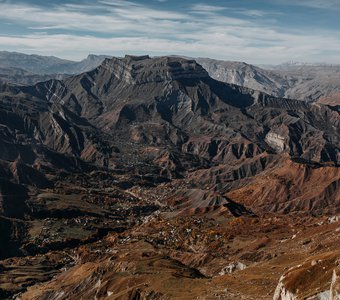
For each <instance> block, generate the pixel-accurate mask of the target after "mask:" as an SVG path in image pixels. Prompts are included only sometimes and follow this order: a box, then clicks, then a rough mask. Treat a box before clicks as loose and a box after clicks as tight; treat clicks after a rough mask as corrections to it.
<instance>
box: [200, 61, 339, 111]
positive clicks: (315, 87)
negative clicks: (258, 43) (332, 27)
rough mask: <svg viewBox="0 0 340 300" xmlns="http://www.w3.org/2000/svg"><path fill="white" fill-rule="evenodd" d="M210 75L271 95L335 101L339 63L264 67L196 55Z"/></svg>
mask: <svg viewBox="0 0 340 300" xmlns="http://www.w3.org/2000/svg"><path fill="white" fill-rule="evenodd" d="M196 61H197V62H198V63H199V64H201V65H202V66H203V67H204V68H205V69H206V70H207V71H208V73H209V75H210V76H211V77H213V78H214V79H216V80H220V81H223V82H227V83H232V84H237V85H241V86H244V87H248V88H252V89H256V90H259V91H262V92H265V93H268V94H270V95H272V96H275V97H284V98H289V99H297V100H303V101H307V102H316V101H319V100H320V103H324V104H327V103H329V104H332V105H334V104H336V105H339V104H340V101H338V99H339V93H340V66H339V65H326V64H315V65H311V64H281V65H277V66H270V67H269V66H268V69H264V68H261V67H257V66H254V65H249V64H246V63H243V62H233V61H222V60H214V59H210V58H197V59H196Z"/></svg>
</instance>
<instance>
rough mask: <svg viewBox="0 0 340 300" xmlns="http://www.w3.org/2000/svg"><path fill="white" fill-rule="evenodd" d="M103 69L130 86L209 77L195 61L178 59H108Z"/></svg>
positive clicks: (147, 57)
mask: <svg viewBox="0 0 340 300" xmlns="http://www.w3.org/2000/svg"><path fill="white" fill-rule="evenodd" d="M102 67H103V68H106V69H108V70H110V71H111V72H112V73H113V74H114V76H115V77H117V78H118V79H121V80H124V81H126V82H127V83H129V84H143V83H150V82H162V81H172V80H177V79H183V78H187V79H193V78H207V77H209V75H208V73H207V71H206V70H205V69H203V68H202V66H201V65H199V64H197V63H196V61H194V60H185V59H181V58H176V57H160V58H155V59H151V58H150V57H149V56H128V55H127V56H125V58H124V59H119V58H113V59H106V60H105V61H104V62H103V64H102Z"/></svg>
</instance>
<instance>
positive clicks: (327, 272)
mask: <svg viewBox="0 0 340 300" xmlns="http://www.w3.org/2000/svg"><path fill="white" fill-rule="evenodd" d="M339 253H340V252H339V251H335V252H333V253H332V252H330V253H328V254H324V255H320V256H316V257H313V258H311V259H310V260H308V261H307V262H305V263H303V264H301V265H298V266H296V267H293V268H291V269H289V270H288V271H287V272H286V273H285V274H284V275H282V276H281V278H280V280H279V283H278V285H277V287H276V290H275V293H274V296H273V300H299V299H307V300H338V299H340V280H339V276H337V272H339V267H340V265H339Z"/></svg>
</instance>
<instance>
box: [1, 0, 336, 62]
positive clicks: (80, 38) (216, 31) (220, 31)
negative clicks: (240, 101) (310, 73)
mask: <svg viewBox="0 0 340 300" xmlns="http://www.w3.org/2000/svg"><path fill="white" fill-rule="evenodd" d="M339 13H340V0H300V1H294V0H272V1H269V0H244V1H236V0H230V1H218V0H213V1H207V0H202V1H193V0H188V1H179V0H171V1H170V0H147V1H141V0H135V1H124V0H96V1H79V0H61V1H55V0H54V1H48V2H47V1H43V0H36V1H33V0H22V1H12V0H2V1H0V20H1V21H0V22H1V27H0V50H7V51H17V52H23V53H32V54H33V53H34V54H40V55H54V56H58V57H62V58H67V59H73V60H81V59H82V58H84V57H86V56H87V55H88V54H89V53H94V54H106V55H115V56H122V55H124V54H126V53H128V54H135V55H138V54H150V55H170V54H171V55H186V56H193V57H210V58H216V59H225V60H238V61H246V62H248V63H253V64H279V63H282V62H286V61H301V62H310V63H312V62H325V63H335V64H339V63H340V50H339V49H340V31H339V30H338V29H339V25H340V20H339V18H338V16H339Z"/></svg>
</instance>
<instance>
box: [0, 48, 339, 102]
mask: <svg viewBox="0 0 340 300" xmlns="http://www.w3.org/2000/svg"><path fill="white" fill-rule="evenodd" d="M105 58H111V56H109V55H93V54H90V55H88V57H87V58H85V59H83V60H81V61H71V60H65V59H61V58H58V57H54V56H40V55H27V54H23V53H17V52H7V51H2V52H0V81H2V82H7V83H12V84H17V85H33V84H35V83H38V82H42V81H46V80H48V79H63V78H66V77H68V76H69V75H77V74H81V73H84V72H88V71H91V70H93V69H94V68H96V67H98V66H99V65H100V64H101V63H102V62H103V61H104V59H105ZM191 59H195V60H196V61H197V62H198V63H199V64H201V65H202V66H203V68H204V69H206V70H207V72H208V73H209V75H210V76H211V77H212V78H214V79H216V80H219V81H222V82H226V83H230V84H236V85H239V86H243V87H247V88H250V89H253V90H258V91H261V92H265V93H267V94H269V95H271V96H274V97H279V98H289V99H297V100H303V101H307V102H319V103H322V104H330V105H339V104H340V100H339V95H340V65H328V64H322V63H320V64H306V63H284V64H280V65H277V66H266V67H259V66H254V65H251V64H247V63H244V62H235V61H222V60H215V59H210V58H191Z"/></svg>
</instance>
